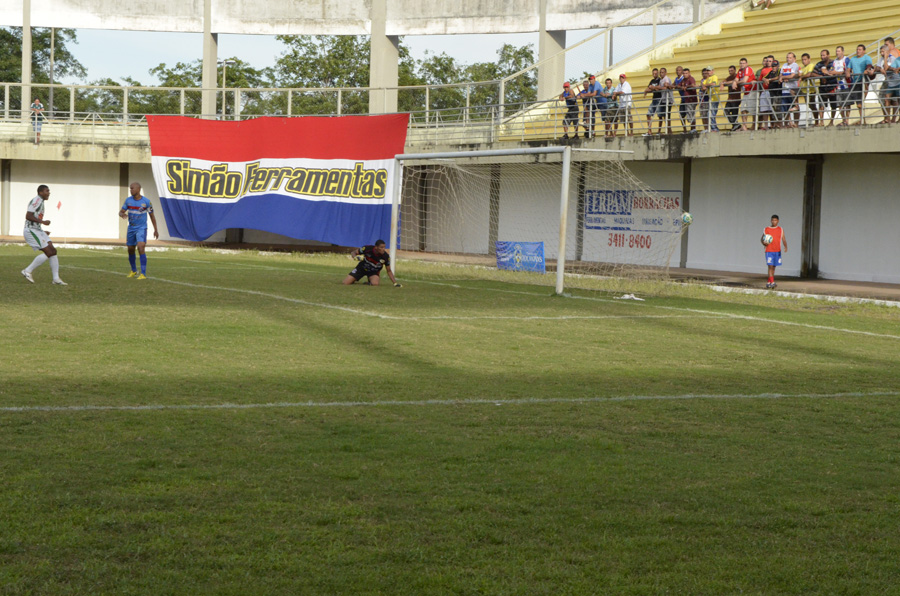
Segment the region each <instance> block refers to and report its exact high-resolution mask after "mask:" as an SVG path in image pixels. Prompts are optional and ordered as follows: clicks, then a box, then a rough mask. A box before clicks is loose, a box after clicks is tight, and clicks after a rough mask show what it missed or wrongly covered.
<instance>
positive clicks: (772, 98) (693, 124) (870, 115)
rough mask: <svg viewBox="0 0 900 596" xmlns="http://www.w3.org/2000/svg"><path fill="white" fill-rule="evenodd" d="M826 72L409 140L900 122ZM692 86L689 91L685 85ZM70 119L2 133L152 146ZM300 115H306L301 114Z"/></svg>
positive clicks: (455, 117)
mask: <svg viewBox="0 0 900 596" xmlns="http://www.w3.org/2000/svg"><path fill="white" fill-rule="evenodd" d="M819 79H820V78H819V77H813V78H811V79H808V80H806V81H803V82H801V84H800V87H799V88H798V89H797V90H796V91H795V92H794V91H789V92H788V93H787V94H783V93H773V91H772V90H771V89H763V88H761V85H760V83H759V82H754V83H753V84H752V85H751V86H750V88H748V89H747V90H746V93H745V92H744V90H741V91H740V95H739V96H738V95H735V94H734V93H732V97H731V98H729V93H728V89H726V88H723V87H722V84H721V83H720V85H719V86H717V87H716V88H715V90H714V91H713V92H712V93H710V94H707V95H705V96H704V94H703V93H702V88H699V89H698V88H695V89H697V90H698V91H699V93H698V95H697V96H696V98H695V100H694V101H691V100H688V101H685V100H684V99H683V98H680V97H678V93H677V92H675V93H674V94H673V95H674V97H673V100H672V103H669V102H668V101H664V100H659V101H654V99H653V97H652V94H650V93H645V92H643V91H641V92H637V93H631V94H623V95H619V96H616V98H615V100H616V101H615V102H597V103H596V104H595V103H594V102H592V101H591V102H588V104H587V108H585V104H584V102H583V101H578V103H577V104H576V106H575V107H574V109H573V108H572V107H570V106H568V105H566V103H565V101H563V100H560V99H553V100H550V101H547V102H541V105H542V106H543V107H542V109H541V110H540V117H537V118H532V119H526V118H516V119H506V120H502V119H501V118H500V110H499V108H498V106H469V109H468V110H460V109H457V108H444V109H435V110H427V111H426V110H418V111H412V112H410V113H409V114H410V121H409V129H408V134H407V142H408V144H410V145H417V146H422V145H429V144H432V145H438V144H442V145H453V144H472V143H480V144H490V143H495V142H525V141H549V142H558V141H559V140H565V137H566V136H567V135H568V136H569V137H570V138H575V137H576V136H577V137H582V138H583V136H584V134H585V133H587V134H588V136H590V137H597V138H600V137H607V138H614V137H622V136H625V135H650V134H652V135H663V136H665V135H670V134H671V135H679V134H691V133H697V134H700V133H702V132H718V131H722V132H730V131H733V132H736V133H737V132H740V131H742V130H751V131H752V130H758V131H763V130H768V129H777V128H784V129H792V128H800V129H805V128H811V127H814V126H827V125H829V124H833V125H845V124H846V125H852V126H861V125H871V124H881V123H886V122H891V121H894V122H897V121H900V117H898V116H900V106H898V103H900V102H898V101H895V100H894V99H893V98H886V97H885V94H884V92H883V89H882V88H881V87H882V84H883V83H882V82H881V81H867V82H865V88H864V89H862V91H863V92H864V95H862V96H861V97H862V102H857V101H855V100H856V96H854V95H853V89H852V87H851V88H847V89H839V90H836V91H834V92H829V87H830V85H828V84H826V85H816V84H815V81H817V80H819ZM685 91H687V90H685ZM528 105H533V104H531V103H529V104H528ZM503 107H505V108H506V109H507V110H521V109H522V108H524V107H525V105H524V104H506V105H505V106H503ZM65 116H66V117H65V118H60V119H55V120H44V121H41V122H40V127H38V126H37V125H36V124H35V123H34V122H29V121H22V120H9V121H6V122H0V138H6V139H19V140H21V141H28V140H30V141H37V135H36V133H37V132H38V131H40V132H41V133H42V136H41V140H42V142H65V143H70V144H77V143H85V144H115V145H133V146H141V147H146V146H148V144H149V136H148V133H147V127H146V118H145V117H144V115H140V114H129V118H128V120H127V121H124V120H123V119H122V117H121V116H122V115H121V113H100V112H86V113H80V112H75V113H71V114H70V113H67V114H65ZM293 116H294V117H299V116H300V114H294V115H293Z"/></svg>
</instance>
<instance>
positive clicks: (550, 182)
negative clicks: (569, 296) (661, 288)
mask: <svg viewBox="0 0 900 596" xmlns="http://www.w3.org/2000/svg"><path fill="white" fill-rule="evenodd" d="M621 153H630V152H624V151H611V150H604V149H579V148H573V147H570V146H564V147H530V148H518V149H497V150H488V151H457V152H442V153H413V154H400V155H397V156H395V164H394V165H395V170H394V171H395V175H394V179H393V186H392V188H391V192H392V196H391V237H390V242H389V251H390V256H391V262H392V263H393V264H394V267H395V268H396V267H397V256H398V250H402V251H403V252H404V255H403V256H404V264H403V267H404V272H403V273H404V277H406V278H407V279H410V278H411V277H410V275H414V274H419V273H421V274H422V275H425V273H424V269H425V268H427V267H431V272H432V273H433V274H442V275H446V276H450V275H453V276H457V277H459V276H466V275H472V276H475V277H479V278H491V277H492V276H493V277H499V278H502V279H506V280H516V281H520V280H524V279H526V278H527V279H528V281H529V283H540V284H545V285H554V286H555V291H556V293H557V294H562V293H563V291H564V289H565V288H566V287H567V286H569V287H572V286H573V285H574V286H584V285H591V284H589V283H587V281H585V280H586V279H589V278H593V279H594V280H597V279H601V278H603V279H605V280H606V281H605V286H606V287H610V286H611V282H610V280H612V279H616V278H620V277H627V278H631V279H634V278H636V277H641V276H644V277H646V276H659V275H660V273H661V272H664V271H666V270H667V268H668V265H669V261H670V260H671V258H672V255H673V254H674V253H675V252H677V250H680V244H681V243H680V237H681V232H682V226H681V215H682V213H683V212H682V211H681V203H680V193H681V191H680V189H679V190H674V191H666V190H663V191H658V190H655V189H652V188H650V187H649V186H648V185H647V184H645V183H643V182H642V181H641V180H640V179H638V178H637V177H636V176H635V175H634V174H633V173H631V171H630V170H629V169H628V168H627V167H626V166H625V165H624V163H623V162H622V160H621V159H620V158H619V156H618V155H617V154H621ZM554 204H556V205H557V207H552V205H554ZM551 226H552V227H551ZM398 243H399V245H398ZM511 245H512V246H514V247H515V250H516V251H517V252H516V253H515V265H519V264H520V261H521V264H522V265H523V268H524V269H527V270H528V271H537V272H538V273H539V274H540V275H539V276H537V277H536V276H535V275H534V274H520V275H518V276H517V274H516V273H512V272H509V271H506V269H513V270H518V267H517V266H510V261H507V260H505V259H506V258H507V256H508V255H507V252H505V251H508V250H510V246H511ZM501 247H502V248H501ZM520 248H521V250H522V252H521V254H520V253H519V252H518V251H519V250H520ZM498 249H500V250H501V253H502V255H498V253H497V251H498ZM532 250H537V251H539V254H538V255H537V256H535V255H532V254H531V253H530V252H529V251H532ZM501 256H503V259H501V258H500V257H501ZM501 261H502V265H503V266H501ZM535 262H539V264H540V268H539V269H534V268H529V267H527V266H525V265H527V264H528V263H535ZM466 268H468V271H466ZM554 268H555V273H556V275H555V283H552V282H551V279H552V276H548V275H546V273H549V272H551V271H553V270H554ZM410 269H413V270H415V271H411V270H410ZM492 271H493V272H494V273H493V274H492V273H491V272H492ZM548 278H549V279H548ZM548 282H549V283H548ZM594 285H596V284H594Z"/></svg>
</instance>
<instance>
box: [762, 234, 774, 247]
mask: <svg viewBox="0 0 900 596" xmlns="http://www.w3.org/2000/svg"><path fill="white" fill-rule="evenodd" d="M772 240H774V238H772V235H771V234H763V235H762V243H763V244H765V245H766V246H769V245H770V244H772Z"/></svg>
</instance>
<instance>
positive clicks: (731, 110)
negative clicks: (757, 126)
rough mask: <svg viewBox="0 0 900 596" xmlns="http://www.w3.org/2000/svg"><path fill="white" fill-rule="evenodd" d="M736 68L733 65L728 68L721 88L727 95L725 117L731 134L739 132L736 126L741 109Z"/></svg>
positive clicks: (738, 127)
mask: <svg viewBox="0 0 900 596" xmlns="http://www.w3.org/2000/svg"><path fill="white" fill-rule="evenodd" d="M737 80H738V76H737V67H735V66H734V65H733V64H732V65H731V66H729V67H728V76H727V77H726V78H725V81H724V82H723V83H722V88H723V89H725V91H726V92H727V93H728V100H727V101H726V102H725V117H726V118H728V124H730V125H731V132H736V131H738V130H741V125H740V124H738V110H740V107H741V87H740V85H738V84H737Z"/></svg>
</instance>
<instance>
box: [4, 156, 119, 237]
mask: <svg viewBox="0 0 900 596" xmlns="http://www.w3.org/2000/svg"><path fill="white" fill-rule="evenodd" d="M11 175H12V181H11V184H10V191H11V200H10V226H9V228H10V229H9V233H10V235H11V236H17V235H20V234H21V233H22V228H23V227H24V224H25V208H26V207H27V206H28V201H30V200H31V199H32V198H34V196H35V195H36V194H37V186H38V185H39V184H46V185H47V186H49V187H50V199H49V200H48V201H47V205H46V207H45V212H44V218H45V219H49V220H50V222H51V225H50V226H49V227H48V228H47V230H48V231H49V232H50V239H51V240H52V241H55V242H61V241H63V240H64V239H65V238H66V237H69V238H76V237H78V238H98V239H116V238H118V237H119V218H118V217H117V215H116V214H117V213H118V211H119V207H121V205H122V203H121V199H122V198H123V196H120V195H122V193H121V192H120V189H119V166H118V164H102V163H81V164H74V163H73V164H54V167H52V168H48V167H47V165H46V164H44V163H41V162H37V161H14V162H13V163H12V170H11ZM59 203H62V206H61V207H60V208H59V209H57V204H59Z"/></svg>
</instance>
